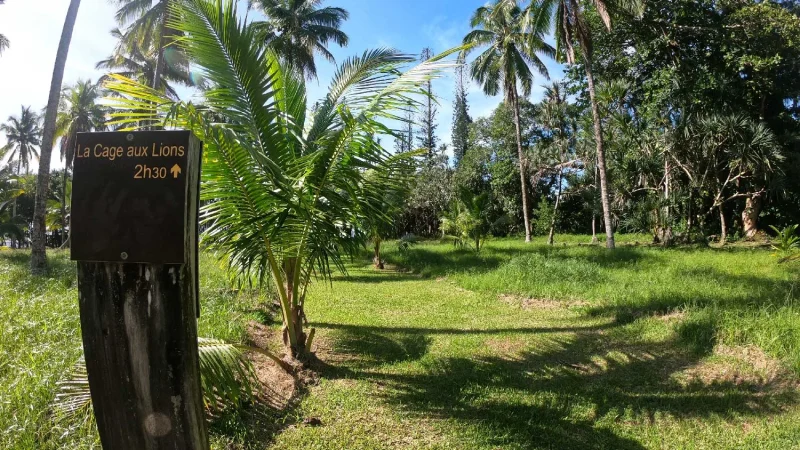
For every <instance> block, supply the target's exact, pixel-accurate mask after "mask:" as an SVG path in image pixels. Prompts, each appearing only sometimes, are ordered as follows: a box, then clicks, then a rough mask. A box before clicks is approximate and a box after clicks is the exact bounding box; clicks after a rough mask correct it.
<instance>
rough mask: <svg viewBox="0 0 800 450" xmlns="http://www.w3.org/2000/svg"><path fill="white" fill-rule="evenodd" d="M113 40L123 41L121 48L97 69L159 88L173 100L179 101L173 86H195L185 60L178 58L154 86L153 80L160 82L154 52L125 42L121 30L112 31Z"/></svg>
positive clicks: (167, 67) (161, 73) (120, 42)
mask: <svg viewBox="0 0 800 450" xmlns="http://www.w3.org/2000/svg"><path fill="white" fill-rule="evenodd" d="M111 36H113V37H115V38H117V39H119V45H117V48H116V49H115V51H114V54H113V55H111V56H109V57H108V58H106V59H104V60H102V61H99V62H98V63H97V65H96V66H95V67H96V68H97V69H100V70H107V71H109V72H110V73H114V74H117V75H121V76H123V77H125V78H131V79H134V80H136V81H138V82H140V83H142V84H147V85H150V86H155V88H156V89H159V90H162V91H164V92H166V93H167V95H168V96H169V97H170V98H173V99H177V98H178V93H177V92H176V91H175V88H174V87H173V86H172V85H171V84H170V82H175V83H180V84H182V85H184V86H194V85H195V83H194V79H193V78H192V76H191V73H190V72H189V64H188V61H186V59H185V57H180V58H177V59H176V60H174V61H173V64H170V65H168V66H166V67H165V68H163V70H162V71H161V72H160V73H159V75H158V80H159V81H158V83H157V84H155V85H154V84H153V80H155V79H156V78H155V76H156V66H157V64H158V56H157V55H156V54H154V51H152V50H151V51H145V50H142V49H143V48H144V47H141V46H140V45H139V44H137V43H135V42H134V43H131V44H129V43H127V42H125V38H124V34H123V33H122V31H120V29H119V28H114V29H113V30H111ZM106 80H107V78H106V77H103V78H101V79H100V82H99V83H100V84H101V83H102V82H104V81H106Z"/></svg>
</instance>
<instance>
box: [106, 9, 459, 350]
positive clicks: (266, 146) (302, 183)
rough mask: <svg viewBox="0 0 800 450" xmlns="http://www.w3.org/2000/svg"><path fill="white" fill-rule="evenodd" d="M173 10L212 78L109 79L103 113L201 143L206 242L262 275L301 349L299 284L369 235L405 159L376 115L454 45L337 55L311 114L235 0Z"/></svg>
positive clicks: (409, 94)
mask: <svg viewBox="0 0 800 450" xmlns="http://www.w3.org/2000/svg"><path fill="white" fill-rule="evenodd" d="M171 11H172V13H171V15H170V17H171V21H170V26H172V27H174V28H175V29H177V30H180V31H182V32H184V33H187V34H189V35H191V36H192V39H187V40H181V41H180V42H181V45H182V48H183V51H184V52H185V53H186V54H187V55H188V56H189V57H190V58H191V60H192V61H193V63H194V64H196V65H197V67H198V69H199V70H201V71H203V72H204V74H205V76H206V78H207V79H208V81H209V82H210V83H211V85H212V86H213V87H212V88H210V89H208V90H206V91H205V92H204V97H205V104H204V105H203V107H202V108H198V107H195V106H194V105H191V104H185V103H173V102H171V101H170V100H169V99H168V98H165V97H164V96H163V95H161V94H160V93H159V92H157V91H154V90H152V89H149V88H147V87H146V86H143V85H141V84H139V83H136V82H134V81H131V80H128V79H124V78H121V77H116V80H117V82H116V83H112V84H110V85H109V87H110V89H112V90H114V91H116V92H117V93H118V94H119V95H122V96H125V97H126V98H125V99H124V100H121V101H119V102H117V103H116V104H115V105H114V106H115V107H116V108H117V112H116V113H115V115H114V116H115V117H116V118H117V121H119V122H123V123H129V122H131V121H134V120H137V121H139V123H141V124H149V123H159V124H164V123H165V124H166V125H167V126H177V127H182V128H187V129H190V130H192V131H193V132H194V133H195V135H197V136H198V137H199V138H200V140H202V141H203V142H204V167H203V180H202V189H201V193H202V197H203V200H206V201H208V203H207V205H206V206H205V207H204V208H203V211H202V221H203V222H204V223H205V224H206V225H207V229H206V233H205V235H204V242H205V244H206V245H208V246H209V248H211V249H214V250H216V251H219V252H220V254H222V255H226V258H227V261H228V263H229V264H230V266H231V267H232V268H233V269H235V270H236V271H237V272H238V273H239V276H240V277H242V278H244V279H255V280H257V281H258V282H259V283H262V284H263V283H266V282H267V280H268V279H271V280H272V282H273V284H274V286H276V288H277V290H278V295H279V298H280V303H281V306H282V312H283V317H284V325H285V327H286V331H285V332H286V335H287V339H286V341H287V342H289V343H290V348H291V349H292V352H293V353H296V354H303V353H305V351H306V349H305V339H306V335H305V333H304V332H303V331H302V320H301V318H303V317H304V314H305V313H304V309H303V307H304V303H305V292H306V287H307V286H308V284H309V283H310V282H311V280H312V278H314V277H315V276H319V277H329V276H330V274H331V271H332V270H333V269H332V268H333V267H338V268H339V269H343V268H344V265H343V256H345V255H349V254H355V253H356V252H357V251H358V250H359V249H360V248H362V247H363V245H364V244H365V243H366V241H367V239H368V238H369V236H368V233H367V232H366V230H364V229H361V228H359V227H358V225H359V224H360V223H362V219H363V218H365V217H370V216H371V215H375V216H381V215H385V212H384V211H381V210H377V209H376V208H375V206H376V205H378V204H380V199H381V197H382V195H383V192H384V191H385V188H386V186H387V183H391V182H392V180H393V178H392V177H391V176H390V173H392V172H393V171H394V170H396V169H397V168H398V167H401V166H403V164H405V161H407V160H408V158H409V157H411V156H414V154H413V153H411V154H400V155H391V154H389V153H388V152H387V151H386V150H384V149H383V148H382V147H381V146H380V145H379V143H378V142H377V141H376V140H375V139H374V136H375V135H376V134H379V133H391V130H388V129H387V128H386V126H385V125H384V124H383V123H382V122H381V121H382V120H385V119H395V118H397V117H398V112H402V111H405V110H406V109H407V108H409V107H414V106H416V105H419V100H418V99H416V98H415V97H414V94H416V93H418V92H419V89H420V86H421V85H422V84H424V83H425V82H427V81H428V80H430V79H431V78H432V77H435V76H436V74H437V73H438V72H439V71H440V70H442V69H443V68H446V67H451V66H452V63H449V62H446V61H444V60H443V58H444V57H446V56H447V54H449V53H453V52H455V51H458V50H460V49H454V50H451V51H450V52H448V53H445V54H443V55H440V56H437V57H434V58H431V59H430V60H428V61H426V62H424V63H422V64H420V65H418V66H416V67H414V68H411V69H409V70H407V71H406V72H401V70H400V69H401V68H403V67H404V66H406V65H408V64H409V63H411V62H413V60H414V59H413V58H412V57H409V56H407V55H403V54H400V53H398V52H396V51H394V50H389V49H378V50H371V51H367V52H365V53H364V54H363V55H362V56H359V57H352V58H349V59H347V60H346V61H344V62H343V63H342V64H341V65H340V67H339V68H338V69H337V72H336V74H335V75H334V77H333V80H332V82H331V85H330V88H329V91H328V95H327V96H326V97H325V99H324V100H323V101H322V102H321V103H320V104H319V105H317V106H316V108H314V109H313V110H311V111H309V109H308V105H307V104H306V93H305V92H306V91H305V84H304V80H303V78H301V77H300V76H298V74H296V73H295V72H294V71H293V70H292V69H291V68H290V67H287V66H286V65H285V64H284V63H283V62H282V61H281V60H280V59H279V58H278V57H277V56H276V54H275V53H274V52H272V51H271V50H270V49H269V47H268V46H267V44H266V43H265V42H263V41H262V40H259V39H257V31H256V30H255V29H254V28H253V27H248V26H245V25H244V24H242V23H241V22H240V21H239V20H238V18H237V13H236V2H234V1H229V0H217V1H215V2H206V1H202V0H192V1H188V2H182V3H180V4H176V5H175V6H174V7H173V9H172V10H171ZM230 55H236V57H231V56H230ZM165 119H166V121H165ZM367 173H372V174H375V173H378V174H380V175H379V176H377V177H368V176H367ZM375 180H379V182H375Z"/></svg>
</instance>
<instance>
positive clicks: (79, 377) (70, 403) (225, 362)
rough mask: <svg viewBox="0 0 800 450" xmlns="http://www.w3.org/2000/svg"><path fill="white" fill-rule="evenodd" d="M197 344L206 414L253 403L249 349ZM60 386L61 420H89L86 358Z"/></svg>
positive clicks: (254, 380)
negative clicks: (246, 353)
mask: <svg viewBox="0 0 800 450" xmlns="http://www.w3.org/2000/svg"><path fill="white" fill-rule="evenodd" d="M197 343H198V351H199V360H200V382H201V387H202V392H203V403H204V404H205V407H206V409H207V411H208V412H209V413H220V412H222V411H224V410H226V409H228V408H233V409H236V408H241V407H242V406H243V404H244V403H246V402H248V401H250V400H251V398H252V396H253V393H254V390H255V389H256V383H257V382H258V379H257V378H256V375H255V371H254V369H253V365H252V364H251V363H250V360H248V359H247V358H246V357H245V354H244V352H243V351H242V350H243V349H247V347H246V346H237V345H233V344H228V343H225V342H223V341H220V340H218V339H208V338H199V339H198V342H197ZM58 386H59V391H58V393H57V394H56V398H55V401H54V403H53V407H54V408H55V409H56V410H57V411H58V413H59V419H61V420H68V421H77V420H88V419H89V417H88V415H90V414H91V412H92V410H91V401H92V399H91V393H90V392H89V378H88V375H87V372H86V362H85V361H84V359H83V356H81V358H80V359H79V360H78V362H77V363H75V366H74V367H73V368H72V371H71V373H70V375H69V378H68V379H66V380H62V381H60V382H59V383H58ZM81 416H84V417H81Z"/></svg>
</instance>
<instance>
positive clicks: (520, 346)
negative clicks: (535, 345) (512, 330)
mask: <svg viewBox="0 0 800 450" xmlns="http://www.w3.org/2000/svg"><path fill="white" fill-rule="evenodd" d="M484 345H485V348H486V350H489V352H490V354H491V355H495V356H497V355H505V356H516V355H518V354H519V353H521V352H522V351H524V350H525V349H526V348H527V347H528V346H529V345H530V342H529V340H528V339H527V338H525V337H523V336H513V337H511V336H509V337H502V338H500V337H497V338H494V337H493V338H489V339H486V341H485V342H484Z"/></svg>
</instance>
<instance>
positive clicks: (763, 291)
mask: <svg viewBox="0 0 800 450" xmlns="http://www.w3.org/2000/svg"><path fill="white" fill-rule="evenodd" d="M678 278H679V279H680V280H681V283H682V284H687V285H693V284H695V285H707V284H709V283H712V284H716V285H721V286H726V287H727V288H728V289H729V291H730V292H736V293H737V294H733V293H728V294H727V295H726V296H725V297H724V298H720V296H719V295H717V294H715V293H713V292H709V293H700V294H693V295H690V294H686V293H684V292H683V291H682V290H681V286H675V290H674V291H672V292H665V293H660V294H658V295H655V296H650V297H647V298H643V299H641V300H631V301H625V302H621V303H617V304H604V305H599V306H595V307H591V308H588V309H587V310H586V312H587V314H588V315H589V316H592V317H602V316H613V317H614V318H615V320H616V321H617V322H618V323H620V324H626V323H630V322H633V321H634V320H636V319H638V318H640V317H646V316H654V315H663V314H669V313H671V312H674V311H676V310H680V309H684V308H696V309H701V308H705V307H714V308H715V309H718V310H721V311H737V312H746V311H752V310H753V309H763V308H774V307H779V306H783V305H785V304H786V302H787V299H791V298H794V297H796V296H797V293H796V291H797V282H796V281H791V280H785V279H784V280H776V279H773V278H768V277H760V276H754V275H746V274H730V273H727V272H723V271H720V270H718V269H715V268H711V267H705V268H691V269H683V270H682V271H681V272H680V273H679V274H678Z"/></svg>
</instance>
